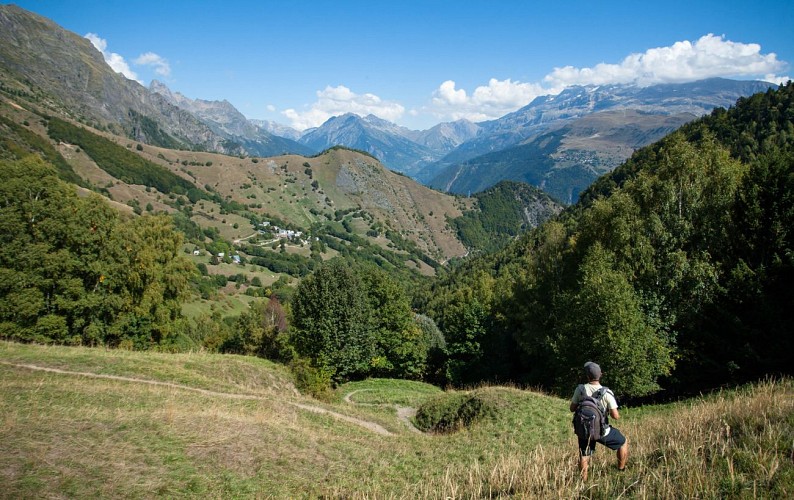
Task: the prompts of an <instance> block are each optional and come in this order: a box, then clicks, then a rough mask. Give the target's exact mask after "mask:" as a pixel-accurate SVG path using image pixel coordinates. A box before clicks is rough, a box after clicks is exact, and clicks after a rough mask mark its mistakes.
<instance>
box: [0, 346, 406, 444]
mask: <svg viewBox="0 0 794 500" xmlns="http://www.w3.org/2000/svg"><path fill="white" fill-rule="evenodd" d="M0 364H3V365H7V366H13V367H16V368H25V369H28V370H35V371H42V372H48V373H57V374H60V375H71V376H77V377H88V378H97V379H107V380H118V381H122V382H132V383H136V384H147V385H155V386H160V387H168V388H171V389H178V390H182V391H191V392H197V393H199V394H203V395H205V396H211V397H218V398H227V399H243V400H255V401H269V400H270V399H269V398H266V397H263V396H257V395H254V394H236V393H232V392H219V391H211V390H208V389H200V388H198V387H190V386H187V385H181V384H174V383H172V382H161V381H159V380H147V379H141V378H134V377H123V376H120V375H103V374H99V373H89V372H74V371H69V370H61V369H59V368H49V367H46V366H38V365H29V364H24V363H11V362H8V361H0ZM287 404H290V405H292V406H294V407H296V408H300V409H301V410H305V411H310V412H312V413H322V414H325V415H330V416H332V417H334V418H336V419H339V420H342V421H345V422H349V423H351V424H355V425H358V426H360V427H364V428H365V429H367V430H370V431H372V432H374V433H376V434H380V435H382V436H393V435H394V433H392V432H390V431H388V430H387V429H385V428H384V427H383V426H381V425H380V424H376V423H375V422H368V421H366V420H362V419H360V418H356V417H351V416H349V415H344V414H342V413H337V412H335V411H331V410H328V409H326V408H322V407H319V406H313V405H308V404H303V403H296V402H294V401H287Z"/></svg>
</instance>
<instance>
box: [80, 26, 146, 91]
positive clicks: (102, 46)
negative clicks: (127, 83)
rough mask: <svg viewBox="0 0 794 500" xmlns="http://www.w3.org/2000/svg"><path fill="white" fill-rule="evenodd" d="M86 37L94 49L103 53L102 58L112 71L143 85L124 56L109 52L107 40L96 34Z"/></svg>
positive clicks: (89, 34)
mask: <svg viewBox="0 0 794 500" xmlns="http://www.w3.org/2000/svg"><path fill="white" fill-rule="evenodd" d="M85 37H86V38H87V39H88V40H89V41H90V42H91V43H92V44H93V45H94V47H96V49H97V50H98V51H99V52H101V53H102V57H104V58H105V62H106V63H107V64H108V66H110V67H111V69H113V71H115V72H116V73H121V74H122V75H124V76H125V77H127V78H129V79H130V80H135V81H137V82H138V83H141V84H143V82H141V81H140V80H139V79H138V75H136V74H135V72H134V71H132V70H131V69H130V66H129V64H127V61H125V60H124V58H123V57H122V56H120V55H119V54H116V53H115V52H110V51H108V42H107V40H105V39H104V38H100V36H99V35H97V34H96V33H88V34H86V35H85Z"/></svg>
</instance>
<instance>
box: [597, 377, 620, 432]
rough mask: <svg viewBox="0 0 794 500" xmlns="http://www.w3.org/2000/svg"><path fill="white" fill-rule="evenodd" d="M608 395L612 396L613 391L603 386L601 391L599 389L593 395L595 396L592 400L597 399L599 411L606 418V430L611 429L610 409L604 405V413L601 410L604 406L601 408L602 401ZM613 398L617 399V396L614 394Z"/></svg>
mask: <svg viewBox="0 0 794 500" xmlns="http://www.w3.org/2000/svg"><path fill="white" fill-rule="evenodd" d="M607 393H608V394H612V391H611V390H609V388H608V387H604V386H601V388H600V389H598V390H597V391H595V392H594V393H593V396H592V398H593V399H595V400H596V401H597V402H598V410H599V411H601V413H602V414H603V416H604V427H605V428H606V427H609V409H608V408H606V406H607V405H604V409H603V411H602V410H601V408H602V406H601V400H602V399H603V398H604V396H605V395H606V394H607ZM612 397H615V395H614V394H612Z"/></svg>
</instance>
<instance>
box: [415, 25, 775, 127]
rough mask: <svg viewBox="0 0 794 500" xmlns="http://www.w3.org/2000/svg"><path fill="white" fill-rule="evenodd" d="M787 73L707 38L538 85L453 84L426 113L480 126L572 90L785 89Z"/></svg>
mask: <svg viewBox="0 0 794 500" xmlns="http://www.w3.org/2000/svg"><path fill="white" fill-rule="evenodd" d="M786 67H787V64H786V63H785V62H784V61H780V60H778V58H777V55H776V54H774V53H769V54H762V53H761V46H760V45H758V44H756V43H740V42H732V41H730V40H726V39H725V37H724V36H715V35H713V34H708V35H705V36H702V37H700V38H699V39H698V40H696V41H695V42H690V41H686V40H685V41H680V42H676V43H674V44H672V45H671V46H669V47H658V48H653V49H648V50H646V51H645V52H643V53H638V54H630V55H628V56H627V57H625V58H624V59H623V60H622V61H621V62H620V63H617V64H610V63H601V64H597V65H595V66H593V67H591V68H575V67H573V66H564V67H561V68H554V70H553V71H552V72H551V73H549V74H548V75H546V76H545V77H544V78H543V80H542V82H538V83H522V82H513V81H512V80H510V79H507V80H497V79H495V78H491V79H490V80H489V81H488V85H483V86H480V87H477V88H476V89H474V92H472V93H471V95H469V94H468V93H467V92H466V90H465V89H459V88H456V84H455V82H454V81H452V80H447V81H445V82H444V83H442V84H441V85H440V86H439V87H438V88H437V89H436V90H435V91H434V92H433V97H432V99H431V104H430V106H429V107H428V108H425V109H424V110H423V111H425V112H430V113H432V114H433V115H435V116H436V117H437V118H440V119H444V120H457V119H460V118H467V119H469V120H472V121H482V120H489V119H494V118H498V117H501V116H504V115H505V114H507V113H510V112H512V111H515V110H517V109H519V108H521V107H523V106H526V105H527V104H529V103H530V102H532V100H533V99H534V98H535V97H538V96H541V95H556V94H559V93H560V92H562V91H563V90H564V89H565V88H566V87H570V86H572V85H606V84H636V85H641V86H647V85H653V84H657V83H684V82H691V81H695V80H702V79H704V78H713V77H725V78H758V79H761V80H765V81H768V82H772V83H783V82H786V81H788V79H789V77H786V76H777V75H778V74H779V72H780V71H782V70H784V69H785V68H786Z"/></svg>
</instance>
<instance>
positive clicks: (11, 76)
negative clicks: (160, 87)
mask: <svg viewBox="0 0 794 500" xmlns="http://www.w3.org/2000/svg"><path fill="white" fill-rule="evenodd" d="M0 79H2V82H3V86H4V87H5V88H8V89H10V90H13V91H14V92H15V93H16V95H18V96H20V97H25V98H26V100H27V101H28V102H29V105H31V106H37V107H41V108H42V109H46V110H47V112H49V113H56V114H59V113H63V114H65V115H66V116H69V117H71V118H74V119H77V120H80V121H83V122H86V123H93V124H96V125H98V126H101V127H107V128H108V129H109V130H112V131H114V132H115V133H117V134H120V135H124V136H127V137H130V138H132V139H135V140H139V141H141V142H145V143H151V144H159V145H163V146H168V147H173V148H195V147H198V148H202V149H207V150H213V151H220V152H227V153H233V154H237V153H240V152H241V151H242V150H241V148H240V147H239V145H236V144H229V143H228V141H226V140H225V139H224V138H222V137H220V136H218V135H217V134H215V133H213V132H212V130H210V128H209V127H208V126H207V125H205V124H204V123H202V122H201V121H199V120H198V119H197V118H195V117H194V116H193V115H191V114H190V113H188V112H186V111H183V110H180V109H179V108H177V107H175V106H173V105H171V104H169V103H168V102H166V101H165V99H163V98H162V97H161V96H159V95H156V94H153V93H151V92H149V91H148V90H147V89H146V88H144V87H143V86H141V85H140V84H138V83H137V82H134V81H132V80H128V79H127V78H125V77H124V76H122V75H120V74H118V73H116V72H114V71H113V70H112V69H111V68H110V67H109V66H108V65H107V64H106V63H105V61H104V59H103V58H102V55H101V54H100V53H99V51H98V50H96V49H95V48H94V46H93V45H91V42H89V41H88V40H87V39H85V38H83V37H81V36H79V35H76V34H75V33H72V32H69V31H66V30H64V29H63V28H61V27H60V26H58V25H57V24H55V23H53V22H52V21H50V20H48V19H45V18H43V17H41V16H38V15H36V14H33V13H30V12H27V11H25V10H23V9H20V8H19V7H16V6H14V5H2V6H0Z"/></svg>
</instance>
